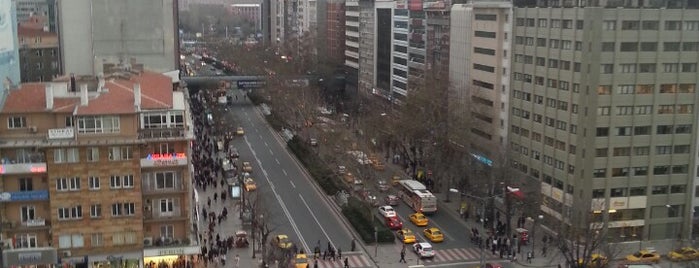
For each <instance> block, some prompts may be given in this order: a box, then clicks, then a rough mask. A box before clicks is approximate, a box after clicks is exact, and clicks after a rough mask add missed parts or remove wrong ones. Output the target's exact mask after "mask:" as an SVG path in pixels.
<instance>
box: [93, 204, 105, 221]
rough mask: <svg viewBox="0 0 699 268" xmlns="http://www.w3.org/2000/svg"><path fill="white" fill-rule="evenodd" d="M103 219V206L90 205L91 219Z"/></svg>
mask: <svg viewBox="0 0 699 268" xmlns="http://www.w3.org/2000/svg"><path fill="white" fill-rule="evenodd" d="M100 217H102V205H100V204H94V205H90V218H100Z"/></svg>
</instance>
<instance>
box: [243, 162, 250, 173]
mask: <svg viewBox="0 0 699 268" xmlns="http://www.w3.org/2000/svg"><path fill="white" fill-rule="evenodd" d="M243 172H249V173H252V165H250V162H247V161H245V162H243Z"/></svg>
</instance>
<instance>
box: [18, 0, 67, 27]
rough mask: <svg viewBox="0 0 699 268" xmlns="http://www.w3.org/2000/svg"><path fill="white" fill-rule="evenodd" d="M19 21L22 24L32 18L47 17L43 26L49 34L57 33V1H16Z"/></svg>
mask: <svg viewBox="0 0 699 268" xmlns="http://www.w3.org/2000/svg"><path fill="white" fill-rule="evenodd" d="M16 5H17V21H18V22H20V23H22V22H25V21H27V20H29V19H30V18H31V17H32V16H39V17H45V18H46V20H44V21H42V23H43V26H44V27H46V28H47V29H48V31H49V32H54V33H55V32H57V27H56V21H57V19H58V18H57V14H56V0H16Z"/></svg>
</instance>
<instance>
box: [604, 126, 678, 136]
mask: <svg viewBox="0 0 699 268" xmlns="http://www.w3.org/2000/svg"><path fill="white" fill-rule="evenodd" d="M609 129H610V128H609V127H598V128H597V130H596V134H595V135H596V136H597V137H608V136H609ZM651 129H652V127H651V126H635V127H632V126H621V127H615V128H614V134H615V136H636V135H651ZM691 133H692V125H690V124H678V125H659V126H656V128H655V134H658V135H664V134H691Z"/></svg>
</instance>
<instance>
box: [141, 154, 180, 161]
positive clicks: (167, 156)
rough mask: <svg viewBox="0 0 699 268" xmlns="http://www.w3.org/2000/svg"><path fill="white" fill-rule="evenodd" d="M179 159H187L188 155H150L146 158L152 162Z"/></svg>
mask: <svg viewBox="0 0 699 268" xmlns="http://www.w3.org/2000/svg"><path fill="white" fill-rule="evenodd" d="M178 158H187V155H185V153H171V154H149V155H148V156H146V159H152V160H169V159H178Z"/></svg>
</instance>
